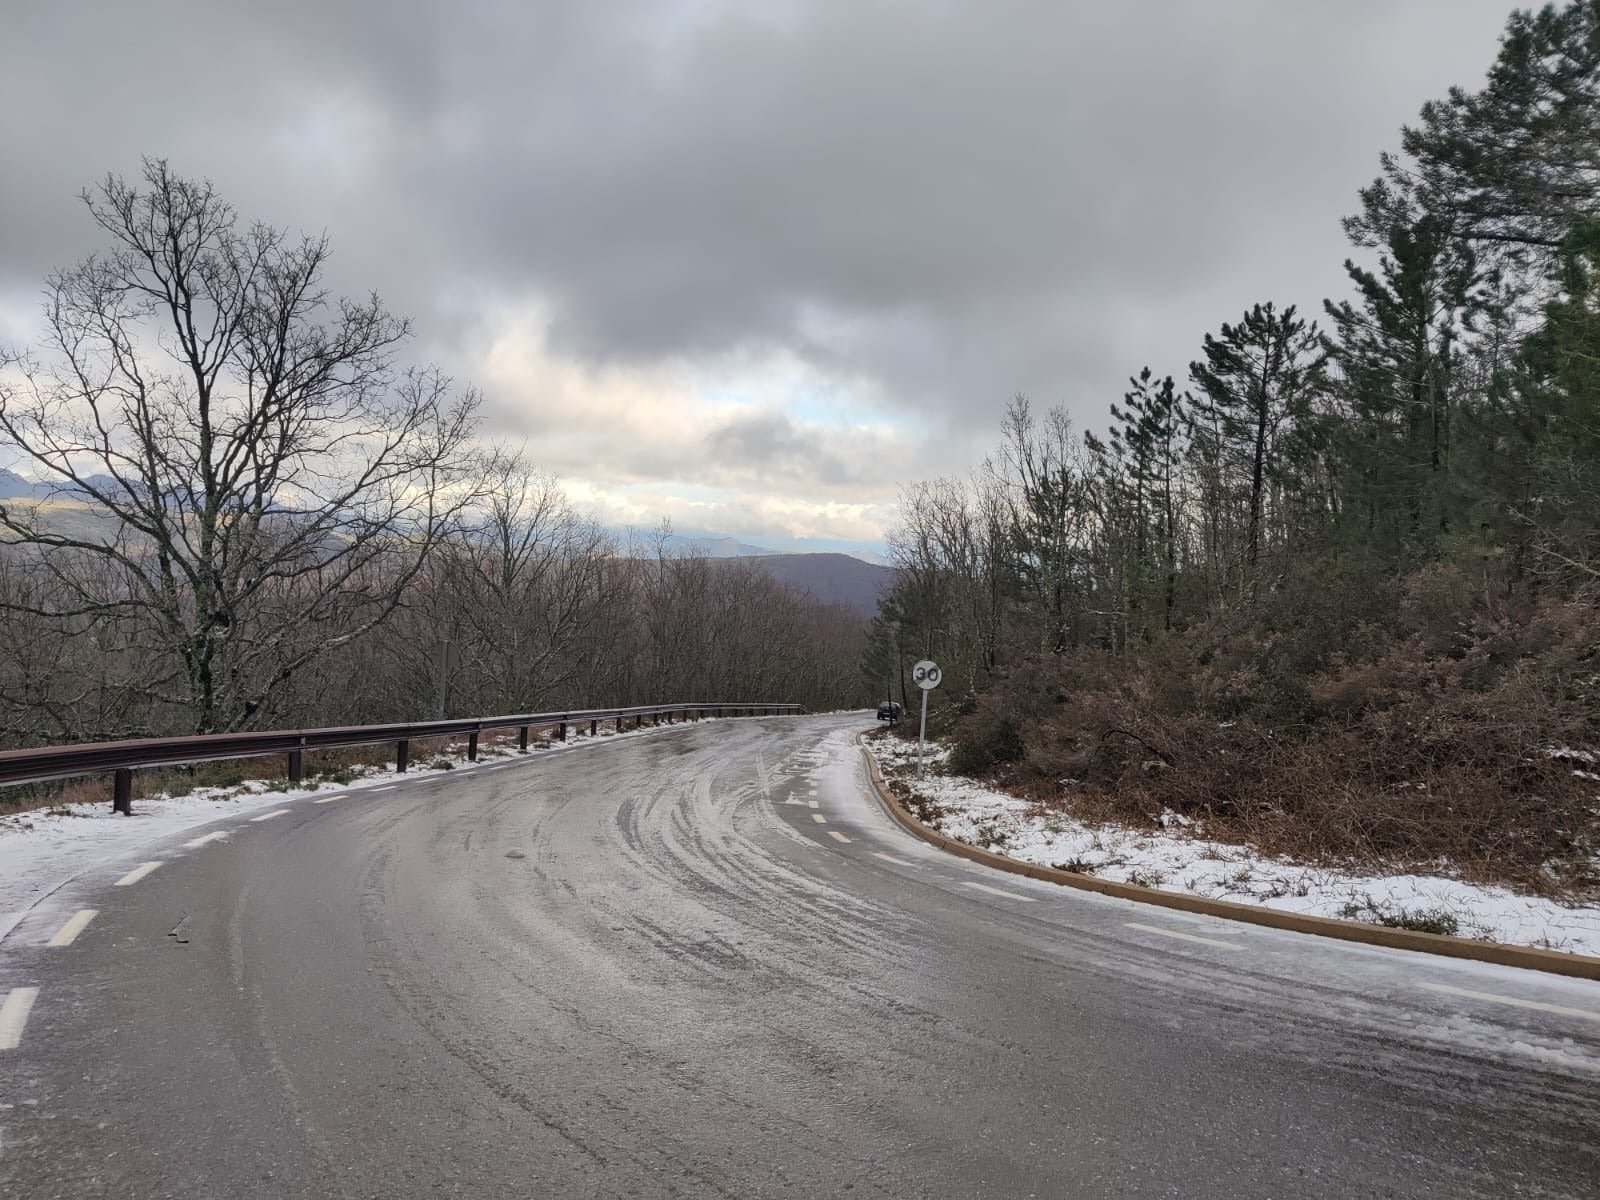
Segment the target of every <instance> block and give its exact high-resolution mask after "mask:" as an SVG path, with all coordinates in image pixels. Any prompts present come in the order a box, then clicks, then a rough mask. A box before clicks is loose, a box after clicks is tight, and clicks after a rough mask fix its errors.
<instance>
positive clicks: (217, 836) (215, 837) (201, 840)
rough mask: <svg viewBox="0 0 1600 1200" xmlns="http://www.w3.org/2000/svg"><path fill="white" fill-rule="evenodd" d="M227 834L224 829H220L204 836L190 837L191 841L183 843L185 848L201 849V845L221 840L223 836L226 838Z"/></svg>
mask: <svg viewBox="0 0 1600 1200" xmlns="http://www.w3.org/2000/svg"><path fill="white" fill-rule="evenodd" d="M227 836H228V835H227V834H226V833H224V832H223V831H222V830H220V829H219V830H217V831H216V832H215V833H208V834H206V835H205V836H204V837H197V838H192V839H190V840H189V841H187V842H185V843H184V844H183V848H184V849H185V850H198V849H200V847H201V846H204V845H205V844H206V843H207V842H220V841H221V840H222V839H223V838H225V837H227Z"/></svg>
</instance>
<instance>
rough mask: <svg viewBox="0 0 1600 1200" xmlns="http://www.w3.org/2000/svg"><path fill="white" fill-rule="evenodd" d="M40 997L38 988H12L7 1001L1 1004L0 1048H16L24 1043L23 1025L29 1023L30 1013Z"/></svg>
mask: <svg viewBox="0 0 1600 1200" xmlns="http://www.w3.org/2000/svg"><path fill="white" fill-rule="evenodd" d="M38 998H39V989H38V988H12V989H11V992H10V994H9V995H7V996H6V1002H5V1003H4V1004H0V1050H15V1049H16V1048H17V1047H18V1046H20V1045H22V1027H23V1026H24V1025H26V1024H27V1023H28V1014H29V1013H30V1012H32V1011H33V1002H34V1001H35V1000H37V999H38Z"/></svg>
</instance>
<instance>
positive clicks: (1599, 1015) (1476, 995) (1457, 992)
mask: <svg viewBox="0 0 1600 1200" xmlns="http://www.w3.org/2000/svg"><path fill="white" fill-rule="evenodd" d="M1417 986H1418V987H1419V988H1427V989H1428V991H1430V992H1445V993H1447V994H1449V995H1451V996H1469V997H1471V998H1472V999H1474V1000H1492V1001H1493V1002H1494V1003H1496V1004H1512V1005H1515V1006H1516V1007H1517V1008H1532V1009H1536V1010H1537V1011H1539V1012H1547V1013H1559V1014H1560V1015H1561V1016H1563V1017H1584V1018H1586V1019H1587V1020H1590V1021H1600V1012H1590V1011H1589V1010H1588V1009H1586V1008H1563V1007H1562V1006H1561V1005H1559V1004H1546V1003H1545V1002H1544V1001H1542V1000H1523V999H1521V998H1520V997H1517V996H1502V995H1499V994H1498V993H1496V992H1474V991H1472V990H1471V989H1470V988H1458V987H1450V986H1449V985H1448V984H1443V983H1419V984H1417Z"/></svg>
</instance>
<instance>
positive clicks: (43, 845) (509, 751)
mask: <svg viewBox="0 0 1600 1200" xmlns="http://www.w3.org/2000/svg"><path fill="white" fill-rule="evenodd" d="M702 719H703V720H712V719H715V718H702ZM655 728H656V727H655V726H650V725H646V726H644V727H643V728H641V729H637V730H634V729H630V730H628V731H626V732H625V733H621V734H619V733H616V732H615V731H614V730H605V729H602V730H601V731H600V732H599V733H598V734H597V735H596V736H595V737H593V738H591V737H590V736H589V735H588V734H587V733H586V732H580V731H578V730H576V729H574V730H572V731H571V733H570V734H569V736H568V739H567V743H566V744H567V745H568V746H578V745H582V744H584V743H589V742H604V741H610V740H611V739H613V738H617V737H636V736H638V735H639V734H644V733H650V732H653V731H654V730H655ZM661 728H666V727H665V726H662V727H661ZM560 745H561V743H560V742H553V743H548V744H546V743H543V742H535V743H533V744H532V745H531V746H530V748H529V751H528V756H534V755H536V754H538V753H539V752H540V751H542V750H545V749H551V748H555V747H559V746H560ZM519 757H523V755H522V754H521V753H520V752H519V751H517V750H516V749H514V748H500V747H496V746H491V745H485V746H483V747H481V749H480V751H479V755H478V762H477V763H476V764H469V763H468V762H467V760H466V753H465V750H462V751H460V752H457V753H453V754H448V755H433V756H431V757H429V758H428V759H427V760H426V761H423V762H414V763H413V764H412V765H411V769H410V770H409V771H408V772H407V773H406V774H405V775H400V774H399V773H397V772H396V771H395V770H394V769H393V768H392V767H391V768H387V769H385V768H376V767H372V768H366V767H354V768H351V773H352V774H354V775H357V776H358V778H356V779H355V780H353V781H352V782H351V783H349V784H348V785H341V784H334V783H326V782H324V783H321V784H320V785H319V784H317V782H316V781H315V780H308V781H307V786H306V787H302V788H292V789H287V790H285V785H284V783H283V782H282V781H281V780H280V781H279V782H277V783H272V782H270V781H268V780H266V779H255V780H250V781H249V782H246V783H242V784H240V785H238V786H237V787H207V788H196V789H195V790H194V791H193V792H190V793H189V794H187V795H184V796H168V795H159V796H147V797H141V798H139V799H136V800H135V801H134V802H133V814H134V815H133V816H131V817H120V816H117V815H116V814H115V813H113V812H112V811H111V805H110V804H109V803H100V804H67V805H59V806H57V807H55V808H50V809H37V810H32V811H28V812H19V813H8V814H0V942H3V941H5V939H6V935H7V934H9V933H10V932H11V930H13V929H14V928H16V926H17V925H18V923H20V922H21V920H22V919H23V918H24V917H25V916H27V915H28V913H29V912H30V911H32V910H33V909H34V908H36V907H37V906H39V905H40V904H41V903H43V902H45V901H46V900H47V899H48V898H49V897H50V896H51V895H52V894H54V893H55V892H57V891H59V890H60V889H61V888H63V887H65V886H66V885H68V884H70V883H71V882H72V881H73V880H75V879H77V878H78V877H79V876H80V875H82V874H84V873H85V872H87V871H92V870H94V869H96V868H99V867H103V866H105V865H106V864H108V863H112V862H116V861H118V860H120V859H124V858H130V857H134V856H135V854H136V852H137V851H138V850H139V849H140V848H141V847H144V846H149V845H154V844H156V843H158V842H162V841H165V840H167V839H169V838H171V837H172V836H173V835H175V834H179V833H183V832H184V831H186V830H189V829H193V828H195V827H196V826H199V825H208V824H210V823H211V822H213V821H220V820H225V819H226V818H229V817H243V816H245V815H247V814H249V813H253V812H255V811H257V810H263V809H268V808H274V807H282V806H283V805H286V804H290V803H293V802H295V801H297V800H303V799H305V798H306V797H308V796H312V795H317V794H320V795H328V794H330V793H333V792H337V791H346V790H349V791H361V790H365V789H368V788H374V787H381V786H382V785H383V784H386V783H393V782H395V781H396V780H398V779H410V778H416V777H418V776H425V775H431V774H438V773H441V772H444V771H446V770H457V771H460V770H474V769H476V768H477V767H481V766H486V765H489V764H492V763H494V762H496V761H503V760H505V759H508V758H519ZM441 760H447V761H449V762H450V764H451V765H450V766H449V767H444V766H439V767H434V766H433V765H432V764H433V763H436V762H440V761H441ZM281 762H282V760H281V759H277V758H263V759H262V760H261V763H262V766H263V768H264V769H265V768H267V767H268V765H269V764H271V765H274V766H281ZM274 788H277V789H278V790H272V789H274Z"/></svg>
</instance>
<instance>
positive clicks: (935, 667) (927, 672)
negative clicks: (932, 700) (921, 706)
mask: <svg viewBox="0 0 1600 1200" xmlns="http://www.w3.org/2000/svg"><path fill="white" fill-rule="evenodd" d="M911 678H912V679H913V680H915V681H916V685H917V686H918V687H919V688H921V689H922V690H923V691H925V692H927V691H932V690H933V689H934V688H936V687H938V686H939V680H941V679H943V678H944V675H943V673H942V672H941V671H940V670H939V664H938V663H936V662H933V661H932V660H930V659H926V658H925V659H923V660H922V661H921V662H919V663H918V664H917V665H916V666H914V667H912V668H911Z"/></svg>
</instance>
